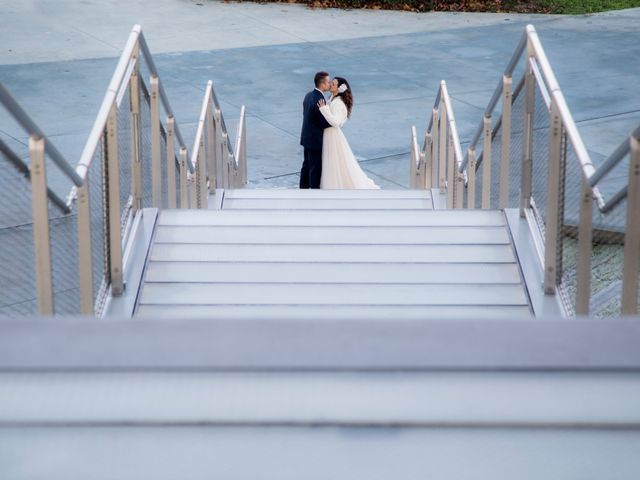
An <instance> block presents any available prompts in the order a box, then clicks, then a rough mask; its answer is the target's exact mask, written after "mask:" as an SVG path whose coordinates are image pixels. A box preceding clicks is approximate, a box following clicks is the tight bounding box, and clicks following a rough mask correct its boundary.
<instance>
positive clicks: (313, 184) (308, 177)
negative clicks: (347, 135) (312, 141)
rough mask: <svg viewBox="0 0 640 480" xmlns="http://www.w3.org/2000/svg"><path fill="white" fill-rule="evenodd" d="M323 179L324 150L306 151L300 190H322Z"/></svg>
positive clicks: (301, 171) (309, 149)
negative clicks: (321, 181) (321, 179)
mask: <svg viewBox="0 0 640 480" xmlns="http://www.w3.org/2000/svg"><path fill="white" fill-rule="evenodd" d="M321 177H322V150H316V149H313V148H305V149H304V162H302V170H300V188H320V178H321Z"/></svg>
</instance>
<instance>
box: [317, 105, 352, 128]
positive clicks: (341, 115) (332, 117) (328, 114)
mask: <svg viewBox="0 0 640 480" xmlns="http://www.w3.org/2000/svg"><path fill="white" fill-rule="evenodd" d="M334 104H335V105H336V108H335V111H333V112H332V111H331V108H330V107H329V105H323V106H321V107H320V113H322V115H323V116H324V118H326V119H327V122H329V124H330V125H331V126H332V127H341V126H342V125H343V124H344V121H345V120H346V119H347V107H346V106H345V104H344V103H343V102H342V100H339V101H338V100H334V103H332V105H334Z"/></svg>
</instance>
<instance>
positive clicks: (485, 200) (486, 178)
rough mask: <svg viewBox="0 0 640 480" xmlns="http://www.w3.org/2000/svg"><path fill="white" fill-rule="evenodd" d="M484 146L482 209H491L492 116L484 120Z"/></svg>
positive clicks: (487, 116)
mask: <svg viewBox="0 0 640 480" xmlns="http://www.w3.org/2000/svg"><path fill="white" fill-rule="evenodd" d="M483 122H484V123H483V127H484V128H483V139H484V141H483V146H482V208H483V209H488V208H491V124H492V122H491V114H488V115H487V114H485V116H484V120H483Z"/></svg>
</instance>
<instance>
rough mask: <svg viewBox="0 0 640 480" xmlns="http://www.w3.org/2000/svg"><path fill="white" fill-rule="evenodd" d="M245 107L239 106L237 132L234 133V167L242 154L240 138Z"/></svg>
mask: <svg viewBox="0 0 640 480" xmlns="http://www.w3.org/2000/svg"><path fill="white" fill-rule="evenodd" d="M244 112H245V108H244V105H243V106H242V107H241V108H240V119H239V121H238V132H237V134H236V148H235V151H234V152H233V157H234V161H235V164H236V167H239V166H240V156H241V155H242V153H243V152H242V147H243V145H242V139H243V138H244V135H245V133H244V129H245V115H244Z"/></svg>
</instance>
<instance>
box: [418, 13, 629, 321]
mask: <svg viewBox="0 0 640 480" xmlns="http://www.w3.org/2000/svg"><path fill="white" fill-rule="evenodd" d="M525 48H526V56H524V58H525V65H524V67H525V72H524V74H523V76H522V80H520V81H519V82H518V84H517V86H516V88H515V91H513V92H512V85H513V81H512V74H513V72H514V71H515V68H516V65H517V64H518V62H519V61H520V60H521V58H522V57H523V53H524V52H525ZM523 87H524V88H523ZM536 88H537V90H536ZM537 92H539V93H538V94H541V95H542V99H543V100H544V105H545V107H546V114H548V115H549V125H548V126H547V127H545V128H546V129H548V138H547V139H546V141H547V142H548V147H549V150H548V158H547V165H546V167H545V168H546V169H547V171H548V179H547V185H546V201H547V208H546V209H545V211H544V213H542V212H541V210H539V209H537V208H536V206H535V200H536V199H534V192H533V184H532V179H533V163H534V158H535V157H534V155H533V151H534V146H533V137H534V134H535V131H536V130H537V129H536V128H535V126H534V123H533V120H534V114H535V115H536V116H537V113H535V111H536V107H535V96H536V94H537ZM523 95H524V96H525V98H524V104H525V107H524V108H525V111H524V117H523V119H522V120H521V121H523V127H524V128H523V130H522V135H523V146H522V148H521V152H522V157H521V158H519V159H518V161H519V162H520V166H521V172H520V176H521V178H520V182H521V183H520V198H519V207H520V216H521V217H523V218H525V217H527V215H528V214H529V212H533V214H534V216H535V217H536V222H535V223H536V224H537V228H544V230H545V231H544V252H543V254H542V255H541V258H540V260H541V267H542V268H541V272H542V274H543V276H544V282H543V285H544V292H545V294H556V293H558V294H559V296H560V297H561V298H562V299H563V300H562V301H563V302H565V306H566V307H568V309H570V310H572V309H573V306H572V305H571V304H570V300H568V297H566V295H565V293H566V291H565V289H564V288H565V287H566V286H567V283H566V282H564V281H563V271H564V267H563V264H562V248H563V247H562V244H563V243H562V242H563V238H564V236H566V227H571V228H572V230H571V231H572V232H573V231H576V232H577V240H578V243H577V248H576V256H577V261H576V270H575V276H576V281H575V291H576V296H575V312H576V314H578V315H586V314H588V312H589V303H590V297H591V289H590V278H591V267H590V265H591V263H590V262H591V256H592V251H593V245H592V238H593V235H594V232H595V231H597V230H598V229H597V228H594V227H593V211H594V210H593V204H594V203H595V205H596V207H597V209H598V210H599V211H600V212H601V213H604V214H606V213H608V212H609V211H611V210H612V209H613V208H615V207H616V205H618V204H620V202H622V201H623V200H624V199H626V198H628V199H629V202H630V203H629V207H628V208H627V212H626V216H627V218H626V227H625V232H624V236H625V238H624V245H625V252H624V279H623V296H622V312H623V314H635V313H636V312H637V309H638V305H637V293H638V283H639V282H638V280H639V279H638V270H639V269H640V220H638V218H639V217H638V214H637V211H635V208H634V207H635V206H637V205H638V202H640V176H638V175H637V174H636V173H637V172H638V171H640V127H637V128H635V130H634V131H633V132H632V134H631V137H630V138H627V139H625V141H624V142H623V143H621V144H620V145H619V146H618V147H617V148H616V149H615V150H614V152H613V153H612V154H611V155H610V156H609V157H608V158H607V159H606V160H605V161H604V162H603V163H602V164H601V165H600V166H599V167H598V168H595V166H594V164H593V162H592V159H591V157H590V155H589V153H588V151H587V149H586V147H585V144H584V142H583V140H582V138H581V136H580V133H579V131H578V128H577V126H576V123H575V121H574V119H573V117H572V115H571V111H570V110H569V107H568V106H567V103H566V101H565V98H564V95H563V93H562V91H561V89H560V86H559V84H558V81H557V79H556V77H555V74H554V72H553V70H552V69H551V66H550V64H549V61H548V59H547V57H546V54H545V52H544V49H543V48H542V45H541V43H540V40H539V38H538V35H537V33H536V31H535V29H534V27H533V26H531V25H529V26H527V27H526V29H525V32H524V34H523V36H522V37H521V40H520V42H519V44H518V46H517V48H516V50H515V52H514V54H513V55H512V57H511V60H510V62H509V64H508V66H507V68H506V70H505V73H504V75H503V76H502V79H501V81H500V82H499V83H498V86H497V88H496V89H495V91H494V93H493V95H492V97H491V100H490V101H489V104H488V106H487V108H486V109H485V111H484V114H483V117H482V120H481V123H480V126H479V127H478V129H477V130H476V132H475V134H474V136H473V139H472V141H471V143H470V144H469V148H468V150H467V153H466V155H465V157H464V160H463V161H462V162H458V164H457V167H458V168H457V170H458V171H457V173H458V174H459V175H460V174H462V173H468V179H469V182H468V184H467V185H466V186H467V201H468V204H469V205H468V206H469V208H475V205H474V201H475V200H474V198H475V171H476V168H477V166H478V165H479V164H480V162H482V157H483V156H486V157H489V158H490V157H492V155H491V152H492V143H493V141H494V137H495V136H496V135H497V134H498V132H500V131H502V141H501V142H500V155H499V159H500V170H499V173H500V179H499V185H500V192H499V193H500V195H499V199H498V204H499V206H500V208H506V207H507V206H508V202H509V194H510V191H509V183H508V182H509V169H510V164H511V163H512V162H513V161H514V158H513V154H512V152H511V148H510V141H511V126H512V116H511V115H512V106H513V105H514V104H515V101H516V98H518V99H520V100H522V96H523ZM448 98H449V97H448V95H447V92H446V88H444V89H443V88H442V87H441V88H440V89H439V90H438V95H437V97H436V102H435V106H434V111H433V113H432V117H431V119H430V122H429V128H428V130H427V135H426V138H425V145H427V144H428V145H430V146H433V148H432V149H433V150H434V152H435V151H436V150H438V151H439V152H438V153H439V159H440V165H439V166H437V165H436V164H435V162H434V163H433V164H432V169H433V170H432V171H431V174H433V172H435V171H436V169H438V168H439V169H440V170H441V169H442V168H443V167H442V165H443V159H444V158H445V157H448V161H449V162H451V158H452V155H451V154H450V153H449V152H446V153H443V150H442V148H443V145H436V143H435V142H437V140H438V139H437V138H436V135H434V134H432V131H438V112H437V111H436V109H438V108H440V107H441V103H442V102H444V103H445V115H450V112H449V111H447V110H451V107H450V104H448V103H447V100H448ZM500 99H502V111H501V112H500V115H499V116H498V118H497V121H495V122H492V114H493V112H494V110H495V108H496V105H497V103H498V101H499V100H500ZM543 115H544V114H543ZM443 120H444V118H443V117H442V116H440V121H439V123H440V129H441V130H442V128H446V127H443V125H444V122H443ZM447 120H449V121H451V118H448V119H447ZM452 127H454V128H455V122H453V124H450V125H449V129H448V130H449V133H450V134H451V135H450V137H448V138H447V141H448V142H450V143H449V148H451V143H452V142H451V141H452V139H453V137H454V135H453V133H455V131H454V128H452ZM500 129H502V130H500ZM439 134H440V140H439V143H440V144H441V143H442V142H443V141H444V139H445V134H446V133H445V132H443V131H440V132H439ZM481 135H482V136H483V148H482V152H481V153H480V155H477V157H476V146H477V144H478V142H479V139H480V136H481ZM413 141H414V137H412V148H413ZM568 145H570V146H571V147H572V151H573V152H574V154H575V156H576V158H577V161H578V164H579V166H580V172H581V174H578V177H579V178H578V180H579V181H580V182H581V187H580V194H579V196H578V197H577V198H576V197H574V200H578V202H579V218H578V224H577V229H576V226H574V225H573V224H571V225H569V224H568V223H567V222H566V218H567V217H566V216H565V197H564V195H565V190H566V184H565V181H566V180H565V175H566V168H567V166H566V162H567V160H568V158H569V157H568V155H567V146H568ZM412 153H413V151H412ZM455 154H456V155H459V154H458V151H457V149H456V152H455ZM433 156H434V158H435V153H434V154H433ZM627 156H629V158H630V167H629V177H628V183H627V185H625V186H624V187H623V188H621V189H620V190H619V191H617V192H616V193H615V194H614V195H613V196H612V197H611V198H609V200H608V201H607V202H605V201H604V198H603V196H602V194H601V193H600V190H599V184H600V182H601V181H602V179H603V178H604V177H605V176H606V175H607V174H608V173H609V172H611V171H612V170H613V169H614V168H615V167H616V166H618V165H620V163H621V162H622V161H623V160H625V159H626V158H627ZM489 158H487V160H488V159H489ZM414 163H415V159H412V165H411V166H412V171H411V175H412V186H415V184H417V182H415V181H414V180H415V179H418V178H420V176H421V175H422V174H421V172H419V169H414V168H413V166H414V165H413V164H414ZM491 163H492V162H484V165H483V169H482V184H483V185H482V208H491V206H492V196H491V185H492V182H491ZM423 164H424V165H426V163H423ZM421 165H422V164H421ZM429 174H430V173H429V172H426V173H425V174H424V175H425V177H427V178H428V176H429ZM447 175H448V179H449V181H450V180H451V179H452V176H451V173H450V172H449V171H447ZM456 180H460V177H457V178H456ZM439 182H440V189H441V192H442V193H444V190H443V189H444V188H446V193H447V198H448V202H449V205H451V202H452V203H453V205H454V207H455V206H458V204H460V203H461V202H462V198H463V195H462V193H461V189H459V188H458V182H455V183H454V185H453V188H452V187H451V185H448V183H449V182H448V181H444V176H443V172H442V171H440V178H439ZM423 188H424V186H423ZM536 195H537V194H536ZM542 195H544V193H543V194H542ZM542 215H544V217H545V218H542ZM572 221H573V220H572ZM540 225H543V227H540ZM616 232H617V230H616Z"/></svg>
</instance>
